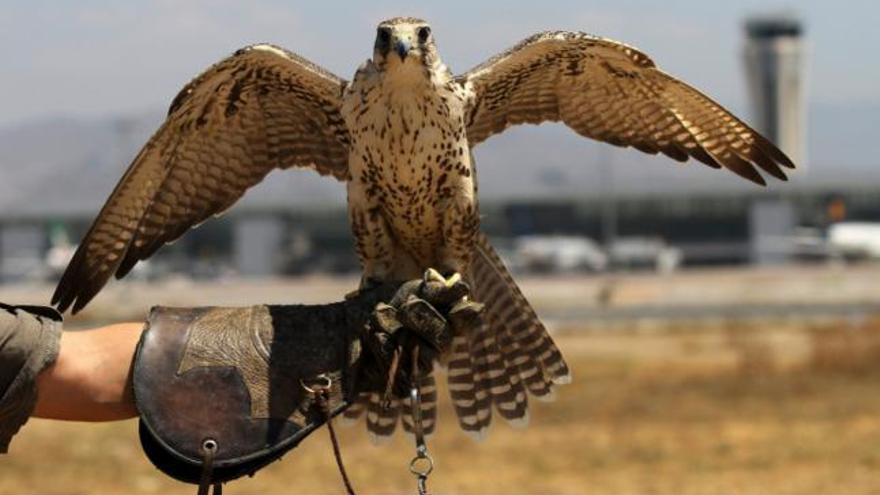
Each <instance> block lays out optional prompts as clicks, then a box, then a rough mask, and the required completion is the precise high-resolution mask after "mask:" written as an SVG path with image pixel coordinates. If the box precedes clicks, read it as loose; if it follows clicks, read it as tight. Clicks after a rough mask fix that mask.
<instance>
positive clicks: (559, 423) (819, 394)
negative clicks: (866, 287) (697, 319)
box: [0, 319, 880, 495]
mask: <svg viewBox="0 0 880 495" xmlns="http://www.w3.org/2000/svg"><path fill="white" fill-rule="evenodd" d="M569 330H570V331H567V332H564V333H563V334H561V335H560V336H559V338H558V340H559V343H560V344H561V346H562V348H563V350H564V351H565V352H566V353H567V355H568V358H569V360H570V362H571V363H572V365H573V369H574V372H575V381H574V383H573V384H572V385H569V386H566V387H563V388H561V389H560V390H559V394H558V398H557V400H556V401H555V402H553V403H549V404H544V403H538V404H534V405H533V408H532V410H533V415H532V422H531V423H532V424H531V426H530V427H529V428H528V429H526V430H522V431H520V430H513V429H511V428H509V427H507V426H506V425H504V424H497V425H493V429H492V431H491V433H490V435H489V438H488V439H487V440H485V441H484V442H482V443H476V442H474V441H472V440H471V439H470V438H468V437H466V436H465V435H463V434H462V433H460V432H459V431H457V430H456V427H455V425H454V423H453V420H452V418H451V410H450V409H449V407H448V404H447V403H444V407H443V408H442V409H441V414H442V421H441V424H440V427H439V432H438V433H437V434H436V435H435V436H434V437H433V438H432V439H431V440H430V448H431V450H432V453H433V455H434V457H435V459H436V461H437V470H436V472H435V474H434V475H433V476H432V477H431V480H430V484H429V488H430V489H431V492H432V493H434V494H480V495H495V494H498V495H500V494H504V495H581V494H606V493H607V494H682V495H685V494H799V495H800V494H823V495H836V494H840V495H844V494H846V495H857V494H872V493H880V393H878V391H880V320H872V319H864V320H850V321H840V322H832V321H829V322H825V323H822V324H815V323H814V324H807V323H791V322H785V321H781V322H763V323H761V324H757V323H748V324H744V323H740V324H734V323H726V324H720V325H715V326H713V327H711V328H706V326H705V325H704V324H700V325H691V326H688V325H682V324H676V325H675V326H667V327H656V326H655V327H652V328H651V329H650V330H644V329H643V330H640V331H635V330H632V331H626V330H618V331H614V332H582V331H581V332H576V331H575V330H576V329H574V328H569ZM357 426H358V427H355V428H341V429H340V430H341V433H342V435H341V437H342V438H341V442H342V448H343V455H344V457H345V459H346V462H347V465H348V469H349V472H350V475H351V477H352V479H353V482H354V484H355V486H356V488H357V489H358V490H359V492H360V493H362V494H366V495H375V494H403V493H415V485H414V482H413V479H412V477H411V475H410V474H409V473H408V472H407V470H406V465H407V462H408V460H409V458H410V457H411V455H412V447H411V443H410V441H409V439H407V438H405V437H402V436H400V435H398V437H397V438H395V439H394V441H393V443H392V444H391V445H385V446H373V445H371V444H370V443H369V441H368V440H367V438H366V434H365V433H364V432H363V431H362V429H363V427H362V425H357ZM227 490H228V491H229V493H232V494H238V495H246V494H272V493H279V494H281V493H297V494H314V495H324V494H339V493H343V490H342V486H341V483H340V480H339V475H338V473H337V472H336V468H335V465H334V462H333V457H332V453H331V450H330V444H329V441H328V438H327V434H326V431H325V430H320V431H318V432H316V434H314V435H313V436H312V437H310V438H308V439H307V440H306V441H305V442H304V443H303V444H302V445H301V446H300V448H298V449H296V450H294V451H292V452H290V453H289V454H288V455H287V456H286V457H285V458H284V459H282V460H281V461H280V462H277V463H275V464H273V465H271V466H270V467H268V468H266V469H264V470H263V471H261V472H259V473H258V474H257V475H256V476H255V477H254V478H252V479H244V480H241V481H237V482H234V483H233V484H231V485H230V486H228V487H227ZM193 491H194V488H193V487H191V486H185V485H182V484H179V483H176V482H173V481H171V480H169V479H166V478H164V477H163V476H162V475H161V474H160V473H158V472H157V471H155V470H154V469H153V468H152V466H151V465H149V463H148V462H147V461H146V460H145V458H144V457H143V455H142V454H141V452H140V449H139V446H138V444H137V436H136V424H135V422H123V423H115V424H100V425H99V424H71V423H67V424H65V423H58V422H48V421H39V420H33V421H32V422H31V423H29V424H28V425H27V426H26V427H25V429H24V430H23V431H22V433H21V434H20V435H19V436H18V437H17V438H16V440H15V442H14V443H13V445H12V452H11V454H10V455H9V456H6V457H5V458H3V459H0V493H2V494H12V493H21V494H47V495H55V494H57V495H67V494H70V495H74V494H83V495H86V494H90V495H91V494H105V493H106V494H117V493H127V494H163V495H164V494H177V493H179V494H189V493H193Z"/></svg>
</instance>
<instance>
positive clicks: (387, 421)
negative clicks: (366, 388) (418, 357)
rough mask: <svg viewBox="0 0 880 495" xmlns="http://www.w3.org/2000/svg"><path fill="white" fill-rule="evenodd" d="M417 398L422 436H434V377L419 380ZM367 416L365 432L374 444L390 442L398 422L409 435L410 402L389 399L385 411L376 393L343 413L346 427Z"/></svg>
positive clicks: (380, 398) (435, 398) (361, 398)
mask: <svg viewBox="0 0 880 495" xmlns="http://www.w3.org/2000/svg"><path fill="white" fill-rule="evenodd" d="M419 394H420V397H421V405H422V428H423V431H424V433H425V435H430V434H432V433H434V430H435V428H436V425H437V385H436V382H435V379H434V375H433V373H432V374H429V375H427V376H424V377H422V378H421V379H420V380H419ZM364 413H366V423H367V432H368V433H369V434H370V439H371V440H372V441H373V443H377V444H382V443H386V442H387V441H388V440H390V438H391V435H393V434H394V431H395V430H396V429H397V424H398V419H399V420H400V421H399V422H400V423H401V424H402V425H403V429H404V431H406V432H409V433H412V431H413V419H412V402H411V401H410V399H409V397H407V398H405V399H398V398H392V399H391V400H390V402H389V404H388V406H387V407H383V406H382V396H381V394H379V393H375V392H374V393H366V394H361V395H360V396H359V397H358V398H357V400H356V401H355V403H354V404H352V405H351V406H349V407H348V409H346V410H345V412H343V413H342V418H343V420H344V422H345V424H347V425H348V424H353V423H356V422H357V420H358V419H360V417H361V416H363V415H364Z"/></svg>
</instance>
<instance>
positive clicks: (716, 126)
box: [458, 32, 794, 184]
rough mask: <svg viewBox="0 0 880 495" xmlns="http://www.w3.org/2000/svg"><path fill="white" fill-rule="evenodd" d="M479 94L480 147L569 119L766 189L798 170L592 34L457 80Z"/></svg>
mask: <svg viewBox="0 0 880 495" xmlns="http://www.w3.org/2000/svg"><path fill="white" fill-rule="evenodd" d="M458 81H459V82H460V83H462V84H464V85H466V86H468V87H470V88H471V89H472V90H473V92H474V94H475V98H474V101H473V103H472V104H471V106H470V109H469V114H468V123H467V128H468V140H469V141H470V144H471V146H474V145H476V144H478V143H480V142H482V141H484V140H485V139H487V138H489V137H490V136H492V135H494V134H497V133H499V132H502V131H503V130H504V129H506V128H507V127H509V126H511V125H514V124H522V123H529V124H538V123H541V122H547V121H562V122H564V123H565V124H566V125H567V126H568V127H570V128H572V129H573V130H574V131H575V132H577V133H578V134H580V135H582V136H585V137H589V138H593V139H597V140H600V141H604V142H607V143H611V144H614V145H616V146H632V147H635V148H636V149H639V150H641V151H643V152H646V153H651V154H656V153H663V154H665V155H667V156H669V157H671V158H673V159H675V160H678V161H685V160H687V158H688V157H693V158H695V159H697V160H699V161H701V162H703V163H705V164H707V165H709V166H712V167H715V168H720V167H722V166H723V167H725V168H728V169H730V170H731V171H733V172H734V173H736V174H738V175H740V176H742V177H745V178H746V179H749V180H751V181H753V182H756V183H759V184H764V179H763V178H762V177H761V174H760V173H759V172H758V171H757V170H756V169H755V167H756V166H757V167H759V168H760V169H762V170H764V171H765V172H767V173H769V174H770V175H772V176H774V177H776V178H778V179H781V180H785V179H786V176H785V173H784V172H783V170H782V167H785V168H794V164H793V163H792V162H791V160H789V159H788V157H786V156H785V154H784V153H782V152H781V151H780V150H779V149H778V148H777V147H776V146H774V145H773V144H772V143H770V142H769V141H768V140H767V139H765V138H764V137H763V136H761V135H760V134H759V133H757V132H756V131H754V130H753V129H751V128H750V127H749V126H748V125H746V124H745V123H744V122H742V121H741V120H739V119H738V118H736V117H735V116H734V115H733V114H731V113H730V112H728V111H727V110H725V109H724V108H723V107H722V106H721V105H719V104H718V103H716V102H714V101H713V100H711V99H710V98H709V97H707V96H706V95H704V94H702V93H701V92H699V91H698V90H696V89H694V88H693V87H691V86H689V85H687V84H685V83H684V82H682V81H679V80H678V79H675V78H674V77H672V76H670V75H668V74H666V73H664V72H662V71H661V70H659V69H657V67H656V66H655V65H654V62H653V61H652V60H651V59H650V58H648V56H647V55H645V54H643V53H641V52H640V51H638V50H636V49H635V48H632V47H630V46H627V45H624V44H622V43H618V42H616V41H612V40H609V39H605V38H599V37H596V36H592V35H589V34H585V33H570V32H548V33H541V34H538V35H535V36H532V37H531V38H528V39H526V40H524V41H523V42H521V43H520V44H518V45H516V46H515V47H513V48H512V49H510V50H508V51H507V52H505V53H503V54H501V55H498V56H496V57H494V58H492V59H490V60H489V61H487V62H486V63H484V64H482V65H480V66H478V67H476V68H474V69H472V70H471V71H469V72H467V73H465V74H463V75H461V76H459V77H458Z"/></svg>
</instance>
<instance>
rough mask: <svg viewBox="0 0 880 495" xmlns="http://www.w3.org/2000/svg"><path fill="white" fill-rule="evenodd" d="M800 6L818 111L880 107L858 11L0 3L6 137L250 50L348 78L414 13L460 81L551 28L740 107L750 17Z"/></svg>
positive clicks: (875, 19)
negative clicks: (637, 58) (269, 47)
mask: <svg viewBox="0 0 880 495" xmlns="http://www.w3.org/2000/svg"><path fill="white" fill-rule="evenodd" d="M792 7H796V11H797V12H798V13H799V14H800V15H801V17H802V18H803V20H804V21H805V24H806V28H807V37H808V40H809V58H808V60H809V63H808V71H809V95H810V100H811V103H823V104H841V105H853V104H855V105H858V104H862V103H872V104H876V103H878V101H880V96H878V88H880V62H878V58H877V53H876V49H877V47H880V28H878V24H880V3H878V2H872V1H868V0H864V1H842V0H841V1H837V2H832V1H820V0H814V1H800V2H789V3H787V4H786V3H779V4H775V3H774V2H773V1H772V0H771V1H767V0H744V1H709V0H682V1H675V0H665V1H647V0H616V1H614V2H598V1H583V0H581V1H559V2H551V1H546V0H542V1H537V0H535V1H530V2H521V1H519V2H517V1H510V0H492V1H483V2H477V1H475V0H469V1H460V0H445V1H438V2H433V5H432V6H423V5H419V4H418V3H417V2H413V1H409V2H392V1H384V0H374V1H371V2H363V3H358V4H345V3H343V2H339V1H308V2H297V1H293V0H285V1H276V0H259V1H253V0H252V1H247V2H245V1H241V2H232V1H224V0H211V1H209V0H155V1H143V0H141V1H134V0H125V1H120V0H115V1H109V0H77V1H75V2H67V1H43V0H19V1H10V0H0V61H2V62H0V63H2V67H3V68H2V72H0V95H2V96H0V105H2V106H0V108H2V114H0V126H6V125H10V124H14V123H16V122H19V121H22V120H33V119H36V118H41V117H46V116H54V115H67V116H75V117H80V116H82V117H91V116H105V115H111V114H118V113H125V112H142V111H144V110H148V109H155V108H158V107H165V106H167V104H168V102H169V101H170V100H171V98H172V97H173V95H174V94H175V93H176V92H177V90H178V89H179V88H180V87H181V86H182V85H183V84H184V83H185V82H187V81H188V80H189V79H190V78H191V77H192V76H194V75H195V74H196V73H197V72H199V71H200V70H202V69H203V68H204V67H206V66H207V65H209V64H210V63H212V62H214V61H216V60H217V59H219V58H221V57H223V56H225V55H227V54H229V53H230V52H231V51H233V50H234V49H236V48H238V47H240V46H242V45H245V44H248V43H253V42H261V41H269V42H273V43H277V44H280V45H283V46H285V47H288V48H290V49H291V50H294V51H296V52H299V53H300V54H302V55H304V56H306V57H307V58H310V59H312V60H313V61H315V62H317V63H319V64H321V65H324V66H325V67H327V68H329V69H330V70H332V71H333V72H335V73H337V74H338V75H340V76H342V77H344V78H349V77H350V76H351V74H352V72H353V71H354V69H355V68H356V66H357V65H358V64H359V63H360V62H362V61H363V60H364V59H366V58H367V57H368V56H369V55H370V52H371V47H372V42H373V35H374V26H375V24H376V23H377V21H379V20H381V19H383V18H385V17H391V16H394V15H417V16H421V17H424V18H426V19H428V20H429V21H430V22H431V23H432V25H433V27H434V32H435V36H436V38H437V41H438V44H439V46H440V50H441V53H442V54H443V56H444V59H445V60H446V62H447V63H448V64H449V65H450V66H451V67H452V68H453V70H455V71H456V72H461V71H464V70H466V69H468V68H469V67H471V66H472V65H474V64H477V63H479V62H480V61H482V60H484V59H485V58H487V57H488V56H490V55H492V54H493V53H496V52H498V51H500V50H502V49H504V48H506V47H507V46H509V45H511V44H513V43H515V42H516V41H518V40H519V39H521V38H524V37H525V36H527V35H529V34H531V33H533V32H536V31H540V30H545V29H571V30H582V31H587V32H590V33H594V34H599V35H603V36H607V37H611V38H615V39H619V40H621V41H626V42H628V43H630V44H633V45H635V46H637V47H639V48H641V49H642V50H643V51H645V52H647V53H648V54H649V55H651V56H652V57H653V58H654V60H655V61H656V62H657V63H658V64H659V65H660V66H661V67H663V68H664V69H666V70H667V71H669V72H671V73H673V74H675V75H678V76H680V77H683V78H685V79H687V80H688V81H690V82H692V83H694V84H695V85H697V86H698V87H700V88H702V89H704V90H705V91H706V92H708V93H709V94H711V95H713V96H715V97H716V98H717V99H719V100H720V101H721V102H722V103H724V104H727V105H730V106H732V107H733V108H738V109H741V108H744V105H743V102H744V101H745V97H746V96H745V89H744V81H743V76H742V72H741V57H740V48H741V43H742V27H741V22H742V19H743V17H744V16H745V15H746V14H748V13H752V12H756V11H758V12H762V11H766V10H767V9H784V8H792Z"/></svg>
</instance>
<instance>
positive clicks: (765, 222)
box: [744, 14, 806, 264]
mask: <svg viewBox="0 0 880 495" xmlns="http://www.w3.org/2000/svg"><path fill="white" fill-rule="evenodd" d="M745 32H746V42H745V49H744V58H745V68H746V78H747V80H748V87H749V93H750V97H751V104H752V105H751V108H752V114H751V117H752V119H751V120H752V125H753V126H754V127H755V128H756V129H757V130H758V131H760V132H761V133H762V134H764V136H766V137H767V138H768V139H770V141H772V142H774V143H775V144H776V145H777V146H779V148H780V149H782V151H784V152H785V153H786V154H787V155H788V156H789V158H791V159H792V161H794V163H796V164H797V165H798V167H799V168H800V169H801V170H800V171H799V172H798V173H799V174H803V169H804V167H805V166H806V153H805V150H806V140H805V134H806V122H805V108H804V102H805V98H804V77H803V47H802V40H801V36H802V33H803V27H802V25H801V22H800V21H799V20H798V19H797V17H795V16H794V15H793V14H764V15H758V16H753V17H750V18H748V19H747V20H746V22H745ZM749 218H750V222H749V223H750V238H751V240H752V242H751V252H752V255H751V257H752V260H753V261H754V262H756V263H760V264H777V263H782V262H785V261H787V260H788V258H789V256H790V253H788V252H787V251H786V250H785V249H783V247H784V246H783V245H781V240H782V239H785V238H786V237H788V236H790V235H791V233H792V231H793V230H794V227H795V226H796V225H797V216H796V214H795V211H794V207H793V205H792V204H791V202H790V201H788V200H787V199H786V198H765V199H762V200H761V201H756V202H755V203H754V204H753V205H752V207H751V211H750V212H749Z"/></svg>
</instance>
